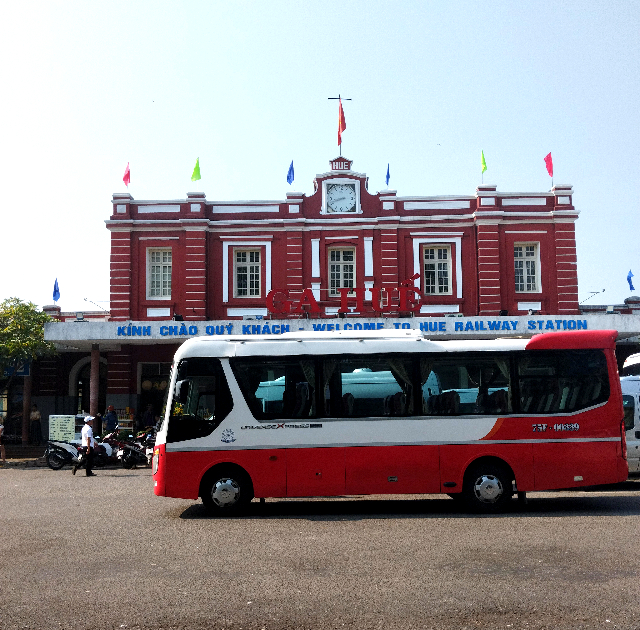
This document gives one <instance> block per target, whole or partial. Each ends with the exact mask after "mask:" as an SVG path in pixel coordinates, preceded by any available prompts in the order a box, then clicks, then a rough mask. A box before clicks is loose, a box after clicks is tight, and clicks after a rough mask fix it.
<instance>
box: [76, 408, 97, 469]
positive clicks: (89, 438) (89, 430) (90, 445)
mask: <svg viewBox="0 0 640 630" xmlns="http://www.w3.org/2000/svg"><path fill="white" fill-rule="evenodd" d="M81 436H82V448H83V449H84V453H85V462H86V464H85V465H84V466H85V469H86V472H87V477H96V476H97V475H96V474H95V473H94V472H93V471H92V470H91V468H92V467H93V449H94V448H95V445H96V442H95V440H94V439H93V416H87V417H86V418H85V419H84V426H83V427H82V432H81ZM81 465H82V464H76V465H75V466H74V467H73V470H72V471H71V472H72V473H73V474H74V475H75V474H76V471H77V470H78V468H80V467H81Z"/></svg>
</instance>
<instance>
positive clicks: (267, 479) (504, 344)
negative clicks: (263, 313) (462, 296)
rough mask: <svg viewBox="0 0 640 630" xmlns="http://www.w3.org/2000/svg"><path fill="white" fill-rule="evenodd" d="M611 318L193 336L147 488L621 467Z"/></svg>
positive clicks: (484, 482) (495, 490)
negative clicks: (456, 334)
mask: <svg viewBox="0 0 640 630" xmlns="http://www.w3.org/2000/svg"><path fill="white" fill-rule="evenodd" d="M616 335H617V333H616V331H577V332H553V333H547V334H540V335H537V336H534V337H533V338H531V339H514V338H511V339H496V340H489V341H480V340H478V341H475V340H474V341H458V340H456V341H434V340H430V339H428V338H426V337H425V336H424V335H423V334H422V333H420V332H418V331H413V330H402V331H376V332H362V333H354V332H350V331H349V332H339V333H334V334H331V335H327V333H313V332H301V333H285V334H282V335H279V336H275V337H257V338H256V337H232V336H230V337H227V338H224V339H220V338H217V339H211V338H196V339H192V340H189V341H186V342H185V343H184V344H183V345H182V346H181V347H180V348H179V349H178V351H177V352H176V355H175V359H174V364H173V368H172V374H171V382H170V386H169V390H168V399H167V405H166V410H165V415H164V419H163V422H162V425H161V427H160V430H159V432H158V436H157V441H156V447H155V449H154V457H153V479H154V483H155V494H157V495H159V496H168V497H177V498H185V499H197V498H198V497H202V500H203V503H204V504H205V506H206V507H207V508H208V509H209V510H210V511H211V512H214V513H218V514H230V513H234V512H236V511H237V510H238V509H239V508H241V507H242V506H243V505H245V504H246V503H248V502H249V501H251V500H252V499H253V498H266V497H317V496H323V497H327V496H341V495H365V494H367V495H368V494H433V493H445V494H448V495H450V496H451V497H454V498H464V499H465V500H466V501H467V502H468V503H469V505H470V506H473V507H474V508H475V509H477V510H480V511H487V512H491V511H498V510H499V509H501V508H503V507H504V506H505V504H506V503H507V502H508V501H509V499H510V498H511V497H512V496H513V495H514V494H515V493H516V492H518V493H525V492H527V491H537V490H550V489H561V488H576V487H580V486H592V485H597V484H609V483H615V482H620V481H624V480H625V479H627V475H628V470H627V461H626V448H625V435H624V411H623V405H622V394H621V390H620V380H619V377H618V370H617V365H616V359H615V355H614V348H615V339H616Z"/></svg>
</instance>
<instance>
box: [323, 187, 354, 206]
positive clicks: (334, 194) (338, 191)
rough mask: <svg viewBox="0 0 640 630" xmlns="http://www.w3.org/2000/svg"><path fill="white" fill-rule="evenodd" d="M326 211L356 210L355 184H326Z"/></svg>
mask: <svg viewBox="0 0 640 630" xmlns="http://www.w3.org/2000/svg"><path fill="white" fill-rule="evenodd" d="M326 199H327V212H356V210H357V195H356V185H355V184H327V197H326Z"/></svg>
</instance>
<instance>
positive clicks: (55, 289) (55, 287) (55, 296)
mask: <svg viewBox="0 0 640 630" xmlns="http://www.w3.org/2000/svg"><path fill="white" fill-rule="evenodd" d="M629 273H631V272H629ZM59 299H60V289H59V287H58V278H56V281H55V282H54V283H53V301H54V302H57V301H58V300H59Z"/></svg>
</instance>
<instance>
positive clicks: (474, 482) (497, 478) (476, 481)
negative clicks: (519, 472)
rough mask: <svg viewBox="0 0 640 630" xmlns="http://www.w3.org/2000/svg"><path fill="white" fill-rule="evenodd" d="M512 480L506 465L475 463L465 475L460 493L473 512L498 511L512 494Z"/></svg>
mask: <svg viewBox="0 0 640 630" xmlns="http://www.w3.org/2000/svg"><path fill="white" fill-rule="evenodd" d="M512 480H513V474H512V473H511V471H510V470H509V468H508V467H507V466H504V465H501V464H499V463H497V462H486V463H480V464H476V465H474V466H472V467H471V468H470V469H469V470H468V471H467V474H466V475H465V480H464V486H463V489H462V495H463V497H464V500H465V502H466V504H467V506H468V507H469V508H470V509H472V510H473V511H474V512H484V513H495V512H500V511H501V510H503V509H504V508H505V506H506V505H507V503H508V502H509V501H510V499H511V496H512V495H513V484H512Z"/></svg>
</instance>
